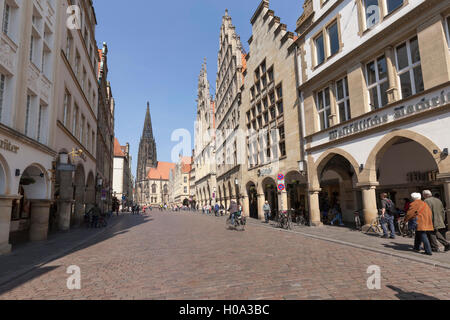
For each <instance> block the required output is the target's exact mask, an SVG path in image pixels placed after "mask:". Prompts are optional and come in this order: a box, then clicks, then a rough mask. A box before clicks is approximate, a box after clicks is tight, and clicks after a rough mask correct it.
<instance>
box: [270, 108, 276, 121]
mask: <svg viewBox="0 0 450 320" xmlns="http://www.w3.org/2000/svg"><path fill="white" fill-rule="evenodd" d="M270 118H271V120H275V118H276V111H275V107H272V108H270Z"/></svg>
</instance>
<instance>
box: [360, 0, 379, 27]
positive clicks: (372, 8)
mask: <svg viewBox="0 0 450 320" xmlns="http://www.w3.org/2000/svg"><path fill="white" fill-rule="evenodd" d="M363 8H364V17H365V19H364V20H365V23H366V26H365V27H366V29H369V28H372V27H373V26H375V25H377V24H378V23H379V22H380V16H381V11H380V6H379V4H378V0H363Z"/></svg>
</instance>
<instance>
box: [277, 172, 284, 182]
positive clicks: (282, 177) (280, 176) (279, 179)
mask: <svg viewBox="0 0 450 320" xmlns="http://www.w3.org/2000/svg"><path fill="white" fill-rule="evenodd" d="M283 180H284V174H282V173H280V174H279V175H278V181H283Z"/></svg>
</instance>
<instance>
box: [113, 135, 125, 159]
mask: <svg viewBox="0 0 450 320" xmlns="http://www.w3.org/2000/svg"><path fill="white" fill-rule="evenodd" d="M114 157H125V154H124V153H123V151H122V146H121V145H120V143H119V140H117V138H114Z"/></svg>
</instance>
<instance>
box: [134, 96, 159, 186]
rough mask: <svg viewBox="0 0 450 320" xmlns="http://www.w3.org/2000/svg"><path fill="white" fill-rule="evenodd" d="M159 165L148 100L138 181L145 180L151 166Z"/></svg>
mask: <svg viewBox="0 0 450 320" xmlns="http://www.w3.org/2000/svg"><path fill="white" fill-rule="evenodd" d="M157 166H158V157H157V153H156V142H155V138H154V137H153V128H152V117H151V115H150V103H149V102H147V114H146V116H145V122H144V129H143V131H142V136H141V142H140V144H139V153H138V164H137V173H136V179H137V180H136V181H137V182H141V181H143V180H145V179H146V177H147V172H148V170H150V169H151V168H156V167H157Z"/></svg>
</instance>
